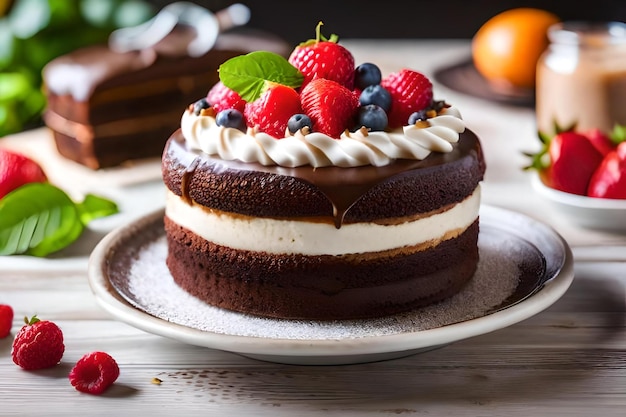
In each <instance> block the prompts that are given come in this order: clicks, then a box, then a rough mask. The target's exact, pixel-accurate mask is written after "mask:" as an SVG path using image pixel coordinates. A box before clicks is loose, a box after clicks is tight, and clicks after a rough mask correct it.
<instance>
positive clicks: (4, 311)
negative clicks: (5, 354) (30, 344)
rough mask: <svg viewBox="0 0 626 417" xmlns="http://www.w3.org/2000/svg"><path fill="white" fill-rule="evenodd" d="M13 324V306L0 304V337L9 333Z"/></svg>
mask: <svg viewBox="0 0 626 417" xmlns="http://www.w3.org/2000/svg"><path fill="white" fill-rule="evenodd" d="M12 326H13V308H12V307H11V306H10V305H7V304H0V339H1V338H3V337H7V336H8V335H9V333H11V327H12Z"/></svg>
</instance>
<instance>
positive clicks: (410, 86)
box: [380, 69, 433, 129]
mask: <svg viewBox="0 0 626 417" xmlns="http://www.w3.org/2000/svg"><path fill="white" fill-rule="evenodd" d="M380 84H381V85H382V86H383V87H384V88H385V89H386V90H388V91H389V93H390V94H391V108H390V109H389V113H388V116H389V127H390V128H391V129H394V128H396V127H400V126H404V125H406V124H407V123H408V120H409V116H410V115H411V114H412V113H414V112H417V111H420V110H423V109H425V108H426V107H428V106H429V105H430V103H431V101H432V99H433V85H432V83H431V82H430V80H429V79H428V78H427V77H426V76H425V75H423V74H421V73H419V72H416V71H413V70H410V69H403V70H401V71H399V72H394V73H391V74H389V75H388V76H386V77H385V78H383V80H382V81H381V83H380Z"/></svg>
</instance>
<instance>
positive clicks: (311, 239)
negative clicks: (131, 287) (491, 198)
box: [165, 185, 480, 255]
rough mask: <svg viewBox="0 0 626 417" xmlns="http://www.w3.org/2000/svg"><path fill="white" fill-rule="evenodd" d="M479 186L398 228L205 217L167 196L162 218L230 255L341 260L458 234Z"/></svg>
mask: <svg viewBox="0 0 626 417" xmlns="http://www.w3.org/2000/svg"><path fill="white" fill-rule="evenodd" d="M479 207H480V185H479V186H478V187H477V188H476V190H474V193H473V194H472V195H471V196H469V197H468V198H466V199H465V200H464V201H462V202H461V203H459V204H457V205H455V206H454V207H452V208H451V209H449V210H447V211H445V212H442V213H438V214H435V215H432V216H429V217H425V218H420V219H418V220H415V221H409V222H405V223H402V224H398V225H391V226H385V225H378V224H373V223H354V224H344V225H342V226H341V228H339V229H336V228H335V226H334V224H327V223H313V222H306V221H296V220H274V219H268V218H255V217H245V216H232V215H229V214H228V213H216V212H210V211H208V210H206V209H204V208H202V206H199V205H190V204H188V203H186V202H185V201H184V200H182V199H181V198H180V197H178V196H176V195H175V194H174V193H172V192H170V191H168V192H167V196H166V204H165V213H166V215H167V216H168V217H169V218H170V219H171V220H173V221H174V222H175V223H177V224H179V225H180V226H182V227H184V228H186V229H188V230H190V231H192V232H194V233H195V234H196V235H198V236H200V237H202V238H204V239H205V240H207V241H210V242H214V243H216V244H218V245H222V246H227V247H231V248H235V249H241V250H249V251H257V252H268V253H285V254H302V255H344V254H352V253H364V252H379V251H384V250H390V249H397V248H401V247H404V246H413V245H418V244H421V243H425V242H428V241H431V240H439V239H442V238H443V237H444V236H445V235H446V233H448V232H451V231H456V230H460V231H463V230H465V229H466V228H468V227H469V226H470V225H471V224H472V223H473V222H474V221H475V220H476V218H477V217H478V210H479Z"/></svg>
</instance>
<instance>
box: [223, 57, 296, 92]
mask: <svg viewBox="0 0 626 417" xmlns="http://www.w3.org/2000/svg"><path fill="white" fill-rule="evenodd" d="M219 75H220V81H222V83H223V84H224V85H225V86H226V87H228V88H230V89H231V90H234V91H236V92H237V93H238V94H239V95H240V96H241V98H242V99H244V100H245V101H247V102H248V103H251V102H253V101H255V100H256V99H258V98H259V97H260V96H261V94H263V92H264V91H265V90H266V88H267V85H268V82H270V83H272V82H273V83H278V84H283V85H286V86H288V87H291V88H298V87H300V85H302V81H303V80H304V76H303V75H302V73H301V72H300V71H298V69H297V68H296V67H294V66H293V65H291V64H290V63H289V61H287V60H286V59H285V58H284V57H282V56H280V55H278V54H276V53H273V52H268V51H255V52H251V53H249V54H247V55H240V56H236V57H234V58H231V59H229V60H228V61H226V62H224V63H223V64H222V65H220V68H219Z"/></svg>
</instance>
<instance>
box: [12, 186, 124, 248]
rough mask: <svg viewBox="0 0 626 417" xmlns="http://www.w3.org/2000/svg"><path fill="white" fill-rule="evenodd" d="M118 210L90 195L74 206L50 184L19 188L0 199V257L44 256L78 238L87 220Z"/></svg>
mask: <svg viewBox="0 0 626 417" xmlns="http://www.w3.org/2000/svg"><path fill="white" fill-rule="evenodd" d="M118 211H119V209H118V207H117V205H116V204H115V203H114V202H112V201H110V200H107V199H106V198H102V197H98V196H95V195H92V194H88V195H87V196H86V197H85V199H84V200H83V201H82V202H79V203H75V202H74V201H73V200H72V199H71V198H70V197H69V196H68V195H67V194H66V193H65V192H64V191H63V190H61V189H60V188H58V187H55V186H54V185H52V184H49V183H30V184H26V185H23V186H21V187H20V188H18V189H16V190H14V191H12V192H11V193H9V194H7V195H6V196H4V198H2V199H1V200H0V255H19V254H25V255H32V256H38V257H43V256H46V255H48V254H51V253H53V252H56V251H59V250H61V249H63V248H65V247H66V246H68V245H70V244H71V243H72V242H74V241H75V240H76V239H78V237H79V236H80V235H81V234H82V232H83V230H84V229H85V227H86V226H87V224H88V223H89V222H90V221H92V220H94V219H96V218H99V217H105V216H109V215H111V214H115V213H117V212H118Z"/></svg>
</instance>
